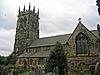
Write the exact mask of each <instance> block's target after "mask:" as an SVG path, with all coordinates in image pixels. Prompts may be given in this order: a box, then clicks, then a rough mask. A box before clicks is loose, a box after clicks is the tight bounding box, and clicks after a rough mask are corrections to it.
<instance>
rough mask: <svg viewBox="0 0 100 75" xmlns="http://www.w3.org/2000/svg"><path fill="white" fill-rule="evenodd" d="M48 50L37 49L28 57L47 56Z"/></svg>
mask: <svg viewBox="0 0 100 75" xmlns="http://www.w3.org/2000/svg"><path fill="white" fill-rule="evenodd" d="M49 54H50V51H39V52H36V53H35V54H33V55H32V56H30V57H33V58H39V57H49Z"/></svg>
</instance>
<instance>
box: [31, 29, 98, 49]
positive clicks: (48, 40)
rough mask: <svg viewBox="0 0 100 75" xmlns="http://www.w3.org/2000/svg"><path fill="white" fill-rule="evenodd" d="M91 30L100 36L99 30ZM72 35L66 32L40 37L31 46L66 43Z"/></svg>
mask: <svg viewBox="0 0 100 75" xmlns="http://www.w3.org/2000/svg"><path fill="white" fill-rule="evenodd" d="M91 32H92V33H93V34H94V35H95V36H96V37H97V38H98V37H99V36H98V31H97V30H92V31H91ZM70 36H71V34H64V35H57V36H52V37H45V38H39V39H37V40H35V41H33V42H32V44H31V45H30V48H31V47H41V46H52V45H55V43H56V42H57V41H59V42H61V44H66V42H67V41H68V39H69V37H70Z"/></svg>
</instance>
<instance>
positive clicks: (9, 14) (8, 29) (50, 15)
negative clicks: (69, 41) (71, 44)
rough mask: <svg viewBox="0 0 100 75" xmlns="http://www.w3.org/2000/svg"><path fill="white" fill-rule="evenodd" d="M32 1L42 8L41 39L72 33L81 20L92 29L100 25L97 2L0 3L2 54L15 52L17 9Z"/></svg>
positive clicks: (24, 0) (7, 0) (22, 0)
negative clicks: (79, 19)
mask: <svg viewBox="0 0 100 75" xmlns="http://www.w3.org/2000/svg"><path fill="white" fill-rule="evenodd" d="M29 2H30V3H31V9H33V6H34V5H35V7H36V10H37V9H38V8H39V9H40V21H39V23H40V37H47V36H54V35H60V34H67V33H72V32H73V30H74V29H75V27H76V26H77V23H78V18H79V17H80V18H82V22H83V24H84V25H85V26H86V27H87V28H88V29H90V30H95V29H96V25H97V24H98V23H100V16H99V15H98V12H97V6H96V0H0V55H4V56H8V55H9V54H10V53H11V52H12V51H13V47H14V38H15V37H14V36H15V28H16V21H17V14H18V9H19V6H20V8H21V10H23V7H24V4H25V6H26V9H28V5H29Z"/></svg>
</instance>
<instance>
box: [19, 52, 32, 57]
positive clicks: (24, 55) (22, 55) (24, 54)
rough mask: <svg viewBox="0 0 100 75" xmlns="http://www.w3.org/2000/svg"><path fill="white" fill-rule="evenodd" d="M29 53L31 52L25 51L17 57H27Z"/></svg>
mask: <svg viewBox="0 0 100 75" xmlns="http://www.w3.org/2000/svg"><path fill="white" fill-rule="evenodd" d="M31 55H33V54H32V53H31V52H25V53H23V54H21V55H20V56H18V57H19V58H20V57H22V58H23V57H26V58H27V57H30V56H31Z"/></svg>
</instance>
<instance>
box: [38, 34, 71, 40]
mask: <svg viewBox="0 0 100 75" xmlns="http://www.w3.org/2000/svg"><path fill="white" fill-rule="evenodd" d="M64 35H71V33H69V34H61V35H54V36H48V37H42V38H39V39H45V38H53V37H58V36H64Z"/></svg>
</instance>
